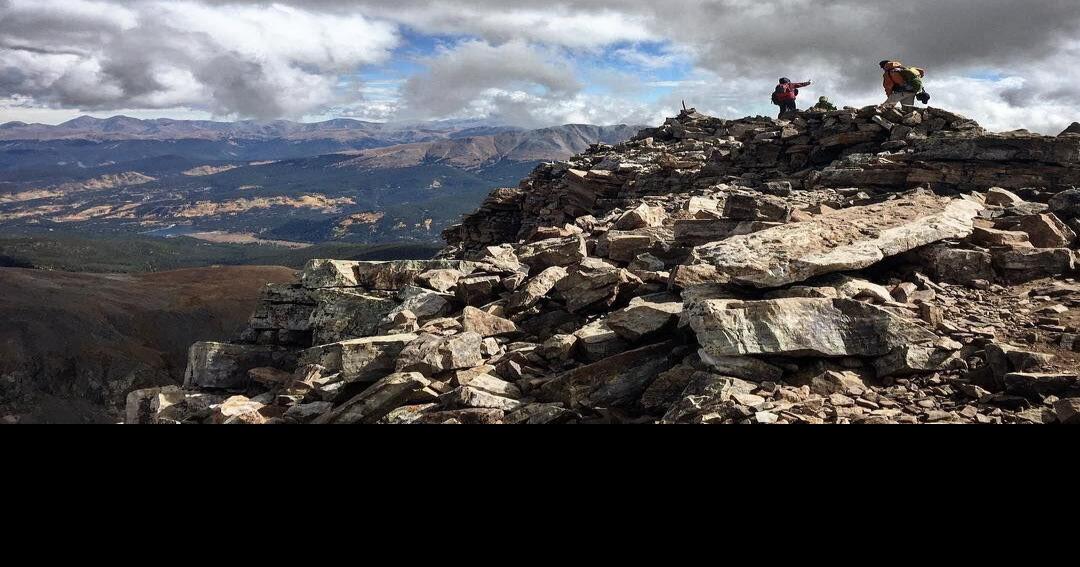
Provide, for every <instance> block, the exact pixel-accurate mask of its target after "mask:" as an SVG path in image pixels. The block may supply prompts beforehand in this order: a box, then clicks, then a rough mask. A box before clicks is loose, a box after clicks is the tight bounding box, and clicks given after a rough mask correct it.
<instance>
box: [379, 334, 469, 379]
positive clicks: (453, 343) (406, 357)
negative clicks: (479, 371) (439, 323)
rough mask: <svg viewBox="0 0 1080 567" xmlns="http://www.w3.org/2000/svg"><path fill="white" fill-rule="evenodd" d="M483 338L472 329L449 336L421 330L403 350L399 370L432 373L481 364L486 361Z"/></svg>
mask: <svg viewBox="0 0 1080 567" xmlns="http://www.w3.org/2000/svg"><path fill="white" fill-rule="evenodd" d="M483 341H484V338H483V337H481V336H480V335H478V334H476V333H473V332H465V333H461V334H458V335H451V336H449V337H440V336H438V335H431V334H422V335H420V336H419V337H418V338H416V339H415V340H413V341H412V342H410V343H409V344H408V345H407V346H406V347H405V348H404V349H403V350H402V351H401V355H400V356H398V360H397V370H398V372H420V373H422V374H424V375H425V376H433V375H435V374H438V373H440V372H445V371H447V370H456V369H459V368H472V367H474V366H479V365H480V364H483V362H484V358H483V356H482V355H481V354H480V349H481V346H482V345H483Z"/></svg>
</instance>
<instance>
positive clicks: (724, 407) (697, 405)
mask: <svg viewBox="0 0 1080 567" xmlns="http://www.w3.org/2000/svg"><path fill="white" fill-rule="evenodd" d="M756 388H757V385H756V384H753V383H751V382H747V381H745V380H740V379H738V378H732V377H730V376H720V375H717V374H711V373H708V372H697V373H695V374H694V375H693V377H692V378H691V380H690V383H689V384H687V386H686V389H685V390H683V392H682V394H681V397H680V399H679V400H678V401H677V402H676V403H675V404H673V405H672V406H671V409H669V410H668V412H667V413H666V414H664V417H663V419H661V420H660V423H669V424H670V423H710V422H715V421H718V420H719V421H722V420H727V419H736V420H737V419H745V418H747V417H749V414H748V413H743V412H742V411H740V408H739V407H738V406H739V405H740V404H739V402H738V400H737V398H736V397H737V396H743V395H750V394H751V393H752V392H753V391H754V390H755V389H756Z"/></svg>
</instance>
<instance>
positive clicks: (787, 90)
mask: <svg viewBox="0 0 1080 567" xmlns="http://www.w3.org/2000/svg"><path fill="white" fill-rule="evenodd" d="M792 94H794V95H798V94H799V89H793V88H791V83H786V84H781V85H776V89H774V90H773V93H772V103H773V104H775V105H776V106H780V103H781V102H784V101H785V100H792V99H794V97H793V96H791V95H792Z"/></svg>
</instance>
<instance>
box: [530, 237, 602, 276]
mask: <svg viewBox="0 0 1080 567" xmlns="http://www.w3.org/2000/svg"><path fill="white" fill-rule="evenodd" d="M587 254H588V253H587V252H586V249H585V239H584V238H583V237H582V236H581V235H577V236H571V237H568V238H550V239H547V240H540V241H538V242H532V243H529V244H524V245H522V246H521V247H520V248H519V249H518V259H520V260H521V262H522V263H524V264H526V265H528V266H529V270H530V273H533V272H539V271H541V270H544V269H546V268H550V267H552V266H570V265H572V264H576V263H578V262H580V261H582V260H583V259H585V256H586V255H587Z"/></svg>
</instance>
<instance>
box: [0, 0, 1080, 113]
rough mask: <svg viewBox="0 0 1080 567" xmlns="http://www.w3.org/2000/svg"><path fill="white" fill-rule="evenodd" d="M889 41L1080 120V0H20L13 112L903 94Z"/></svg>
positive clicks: (606, 103) (747, 100)
mask: <svg viewBox="0 0 1080 567" xmlns="http://www.w3.org/2000/svg"><path fill="white" fill-rule="evenodd" d="M881 59H900V60H903V61H905V62H907V63H909V64H913V65H918V66H920V67H924V68H926V69H927V71H928V76H927V90H928V91H929V92H930V93H931V94H932V96H933V97H934V100H933V101H932V104H934V105H936V106H942V107H945V108H949V109H952V110H956V111H958V112H961V113H962V114H966V115H969V116H971V117H973V118H976V119H977V120H979V121H980V122H981V123H983V124H984V125H986V126H989V127H991V128H994V129H999V130H1004V129H1013V128H1028V129H1031V130H1035V131H1041V132H1046V133H1056V132H1057V131H1059V130H1061V129H1062V128H1064V127H1065V126H1066V125H1068V124H1069V123H1070V122H1072V121H1074V120H1080V110H1077V109H1076V108H1075V107H1076V104H1075V100H1074V99H1075V98H1076V95H1075V94H1074V92H1075V91H1076V90H1077V89H1078V86H1077V85H1078V84H1080V64H1078V63H1080V7H1078V5H1077V0H903V1H889V2H884V1H879V0H576V1H573V2H567V1H562V0H536V1H533V0H521V1H514V0H472V1H464V0H441V1H428V0H351V1H347V0H303V1H301V0H279V1H276V2H270V1H243V0H0V122H6V121H10V120H20V121H26V122H45V123H58V122H62V121H64V120H68V119H70V118H73V117H75V116H78V115H80V114H91V115H94V116H111V115H114V114H126V115H129V116H136V117H140V118H146V117H162V116H164V117H171V118H217V119H236V118H256V119H273V118H289V119H299V120H307V121H312V120H322V119H326V118H334V117H352V118H358V119H364V120H376V121H413V120H428V119H446V118H481V119H487V120H490V121H492V122H499V123H508V124H515V125H521V126H540V125H551V124H562V123H570V122H588V123H596V124H613V123H621V122H626V123H649V124H651V123H657V122H659V121H661V120H662V119H663V117H664V116H667V115H671V114H673V113H674V112H675V110H676V109H677V108H678V106H679V104H680V101H681V100H684V99H685V100H686V103H687V104H688V105H691V106H696V107H697V108H698V109H700V110H703V111H706V112H709V113H712V114H716V115H720V116H726V117H738V116H744V115H748V114H771V113H772V112H773V109H774V107H772V106H771V105H770V103H769V94H770V92H771V90H772V86H773V85H774V84H775V83H776V79H777V78H778V77H780V76H787V77H790V78H791V79H793V80H797V81H802V80H807V79H813V80H814V85H813V86H812V87H810V88H807V89H805V90H804V91H803V106H806V105H808V104H812V102H813V101H814V100H816V98H817V96H819V95H826V96H829V97H830V98H831V99H832V100H833V101H834V102H836V103H838V104H840V105H853V106H861V105H865V104H873V103H877V102H880V101H881V100H883V99H884V94H883V92H882V90H881V84H880V83H881V81H880V70H879V69H878V67H877V62H878V61H879V60H881Z"/></svg>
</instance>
